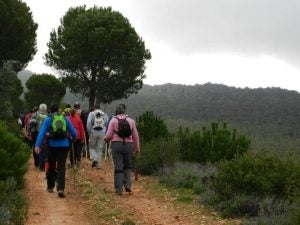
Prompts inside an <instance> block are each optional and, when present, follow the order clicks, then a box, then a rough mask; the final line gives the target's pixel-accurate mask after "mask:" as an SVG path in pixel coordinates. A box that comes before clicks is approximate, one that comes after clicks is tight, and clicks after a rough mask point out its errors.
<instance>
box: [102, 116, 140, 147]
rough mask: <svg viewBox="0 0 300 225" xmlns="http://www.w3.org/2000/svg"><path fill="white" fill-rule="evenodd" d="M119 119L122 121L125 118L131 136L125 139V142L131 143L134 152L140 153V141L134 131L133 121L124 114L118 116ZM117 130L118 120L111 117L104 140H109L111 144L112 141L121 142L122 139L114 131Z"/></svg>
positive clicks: (136, 132)
mask: <svg viewBox="0 0 300 225" xmlns="http://www.w3.org/2000/svg"><path fill="white" fill-rule="evenodd" d="M117 117H118V118H119V119H124V118H125V117H126V120H127V121H128V123H129V125H130V128H131V131H132V135H131V136H130V137H128V138H125V142H133V144H134V150H135V151H136V152H140V139H139V134H138V131H137V129H136V125H135V121H134V120H133V119H131V118H130V117H128V116H126V115H125V114H119V115H117ZM117 130H118V119H116V118H115V117H113V118H112V119H111V120H110V122H109V125H108V128H107V132H106V135H105V137H104V138H105V139H106V140H111V141H112V142H114V141H123V138H122V137H119V136H118V135H117V134H116V133H115V132H114V131H117Z"/></svg>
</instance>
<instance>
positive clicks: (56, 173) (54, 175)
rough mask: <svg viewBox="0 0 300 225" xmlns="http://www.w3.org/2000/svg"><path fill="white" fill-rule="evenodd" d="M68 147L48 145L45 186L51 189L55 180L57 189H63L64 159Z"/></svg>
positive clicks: (65, 158)
mask: <svg viewBox="0 0 300 225" xmlns="http://www.w3.org/2000/svg"><path fill="white" fill-rule="evenodd" d="M68 152H69V147H50V146H49V151H48V163H49V170H48V171H47V174H46V175H47V188H48V189H53V188H54V187H55V181H56V182H57V187H56V188H57V190H62V191H64V190H65V175H66V160H67V156H68Z"/></svg>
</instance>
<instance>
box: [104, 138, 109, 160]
mask: <svg viewBox="0 0 300 225" xmlns="http://www.w3.org/2000/svg"><path fill="white" fill-rule="evenodd" d="M107 153H108V147H107V143H106V142H105V149H104V161H105V162H106V159H107Z"/></svg>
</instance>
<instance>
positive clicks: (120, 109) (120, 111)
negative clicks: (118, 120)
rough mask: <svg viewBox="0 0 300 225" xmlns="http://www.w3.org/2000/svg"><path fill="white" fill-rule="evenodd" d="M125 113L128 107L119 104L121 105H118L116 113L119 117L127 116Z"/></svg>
mask: <svg viewBox="0 0 300 225" xmlns="http://www.w3.org/2000/svg"><path fill="white" fill-rule="evenodd" d="M125 111H126V105H124V104H119V105H117V107H116V111H115V113H116V115H118V114H125Z"/></svg>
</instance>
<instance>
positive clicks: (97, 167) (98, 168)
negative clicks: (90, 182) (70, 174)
mask: <svg viewBox="0 0 300 225" xmlns="http://www.w3.org/2000/svg"><path fill="white" fill-rule="evenodd" d="M96 169H97V170H100V164H99V162H97V163H96Z"/></svg>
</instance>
